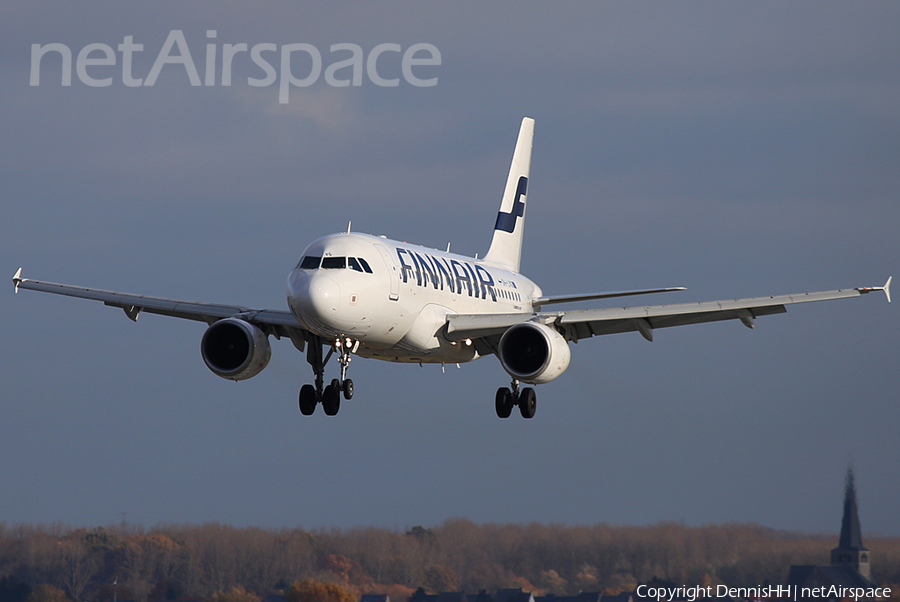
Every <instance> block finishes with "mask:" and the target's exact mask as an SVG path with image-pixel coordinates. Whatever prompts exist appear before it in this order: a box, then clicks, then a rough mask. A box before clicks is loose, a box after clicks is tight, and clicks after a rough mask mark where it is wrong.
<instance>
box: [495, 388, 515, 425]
mask: <svg viewBox="0 0 900 602" xmlns="http://www.w3.org/2000/svg"><path fill="white" fill-rule="evenodd" d="M494 407H495V408H496V409H497V417H498V418H509V415H510V414H511V413H512V408H513V395H512V391H510V390H509V389H507V388H506V387H500V388H499V389H497V397H496V400H495V403H494Z"/></svg>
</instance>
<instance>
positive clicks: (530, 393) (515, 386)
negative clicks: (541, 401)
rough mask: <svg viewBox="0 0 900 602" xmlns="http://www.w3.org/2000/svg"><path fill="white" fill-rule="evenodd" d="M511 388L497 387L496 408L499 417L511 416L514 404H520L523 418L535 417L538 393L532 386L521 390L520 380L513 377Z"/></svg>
mask: <svg viewBox="0 0 900 602" xmlns="http://www.w3.org/2000/svg"><path fill="white" fill-rule="evenodd" d="M511 387H512V388H511V389H508V388H506V387H501V388H499V389H497V396H496V398H495V401H494V408H495V409H496V410H497V417H498V418H509V416H510V414H512V409H513V406H519V412H520V413H521V414H522V418H534V413H535V411H536V410H537V395H536V394H535V392H534V389H532V388H531V387H525V388H524V389H522V390H521V391H519V381H517V380H516V379H513V381H512V385H511Z"/></svg>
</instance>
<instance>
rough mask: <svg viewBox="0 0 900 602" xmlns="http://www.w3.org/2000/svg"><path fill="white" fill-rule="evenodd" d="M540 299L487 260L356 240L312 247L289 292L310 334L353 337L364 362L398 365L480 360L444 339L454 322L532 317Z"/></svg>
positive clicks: (334, 238)
mask: <svg viewBox="0 0 900 602" xmlns="http://www.w3.org/2000/svg"><path fill="white" fill-rule="evenodd" d="M307 258H309V259H307ZM319 258H321V259H319ZM540 295H541V291H540V289H539V288H538V286H537V285H536V284H534V283H533V282H532V281H530V280H528V279H527V278H525V277H524V276H522V275H521V274H519V273H517V272H512V271H509V270H505V269H501V268H498V267H495V266H492V265H490V264H487V263H485V262H484V261H482V260H478V259H473V258H470V257H464V256H461V255H455V254H453V253H448V252H444V251H438V250H436V249H428V248H425V247H420V246H418V245H412V244H408V243H405V242H404V243H401V242H397V241H393V240H389V239H387V238H381V237H377V236H370V235H367V234H349V233H346V234H332V235H330V236H325V237H323V238H320V239H318V240H316V241H315V242H313V243H312V244H310V245H309V246H308V247H307V248H306V250H305V251H304V253H303V256H302V257H301V260H300V262H299V263H298V264H297V267H296V268H295V269H294V270H293V271H292V272H291V274H290V276H289V278H288V287H287V301H288V306H289V307H290V310H291V313H293V314H294V317H296V318H297V320H298V321H300V323H301V324H303V325H304V326H305V327H306V328H308V329H309V330H310V331H311V332H313V333H315V334H317V335H319V336H321V337H323V338H326V339H328V338H337V337H350V338H352V339H354V340H355V341H359V347H358V349H357V351H356V353H357V354H358V355H360V356H362V357H374V358H378V359H383V360H388V361H396V362H429V363H459V362H467V361H471V360H473V359H477V358H478V357H479V356H478V353H477V352H476V351H475V348H474V347H473V346H472V345H471V344H466V342H465V341H464V342H461V343H456V342H451V341H449V340H447V339H446V338H445V337H444V336H443V332H444V328H445V325H446V323H447V316H448V315H453V314H497V313H531V312H532V304H531V301H532V299H533V298H536V297H539V296H540Z"/></svg>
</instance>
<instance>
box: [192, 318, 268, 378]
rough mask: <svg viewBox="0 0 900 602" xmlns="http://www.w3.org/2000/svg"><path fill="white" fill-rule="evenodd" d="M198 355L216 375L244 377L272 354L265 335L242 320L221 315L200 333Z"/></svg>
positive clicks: (259, 367)
mask: <svg viewBox="0 0 900 602" xmlns="http://www.w3.org/2000/svg"><path fill="white" fill-rule="evenodd" d="M200 355H202V356H203V361H204V362H205V363H206V366H207V367H208V368H209V369H210V370H212V371H213V373H214V374H215V375H216V376H221V377H222V378H227V379H229V380H247V379H248V378H250V377H252V376H256V375H257V374H259V373H260V372H261V371H262V369H263V368H265V367H266V365H267V364H268V363H269V359H270V358H271V357H272V348H271V347H269V338H268V337H267V336H266V335H265V334H263V331H261V330H260V329H259V328H257V327H256V326H254V325H253V324H251V323H249V322H245V321H244V320H239V319H237V318H225V319H224V320H219V321H218V322H215V323H213V325H212V326H210V327H209V328H207V329H206V332H205V333H203V339H201V341H200Z"/></svg>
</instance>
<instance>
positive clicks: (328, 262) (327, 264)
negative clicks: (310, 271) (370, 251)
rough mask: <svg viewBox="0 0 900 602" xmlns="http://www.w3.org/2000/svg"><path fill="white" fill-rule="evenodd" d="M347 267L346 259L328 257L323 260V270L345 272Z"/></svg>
mask: <svg viewBox="0 0 900 602" xmlns="http://www.w3.org/2000/svg"><path fill="white" fill-rule="evenodd" d="M346 267H347V258H346V257H326V258H324V259H323V260H322V269H323V270H343V269H344V268H346Z"/></svg>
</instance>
